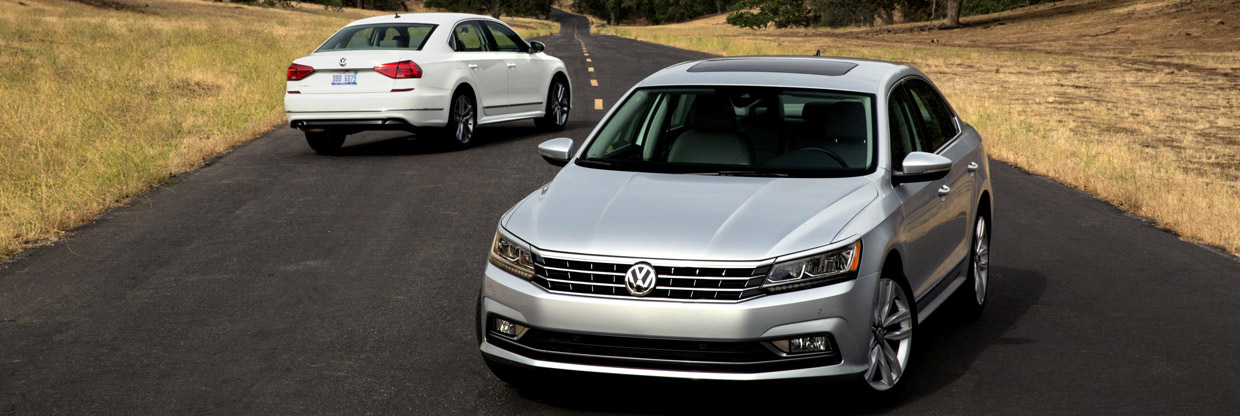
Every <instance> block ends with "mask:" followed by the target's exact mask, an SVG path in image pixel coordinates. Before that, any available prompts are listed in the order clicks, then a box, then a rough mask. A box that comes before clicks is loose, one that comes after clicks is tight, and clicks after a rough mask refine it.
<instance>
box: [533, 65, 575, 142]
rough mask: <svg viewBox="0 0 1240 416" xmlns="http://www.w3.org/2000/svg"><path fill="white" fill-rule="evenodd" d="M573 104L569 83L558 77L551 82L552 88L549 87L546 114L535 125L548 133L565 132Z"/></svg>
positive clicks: (535, 120)
mask: <svg viewBox="0 0 1240 416" xmlns="http://www.w3.org/2000/svg"><path fill="white" fill-rule="evenodd" d="M571 103H572V91H571V90H570V89H569V86H568V82H566V81H564V79H563V78H558V77H557V78H556V79H555V80H553V81H551V86H549V87H547V108H546V109H545V110H546V114H544V115H543V116H542V117H540V118H536V119H534V125H536V126H538V128H540V129H543V130H547V131H560V130H564V126H565V125H567V124H568V112H569V110H570V109H571V106H570V104H571Z"/></svg>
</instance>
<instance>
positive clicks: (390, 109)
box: [284, 13, 572, 153]
mask: <svg viewBox="0 0 1240 416" xmlns="http://www.w3.org/2000/svg"><path fill="white" fill-rule="evenodd" d="M544 47H545V46H544V45H543V44H542V42H537V41H534V42H526V41H525V40H524V39H521V36H519V35H517V33H516V32H515V31H513V30H512V28H511V27H509V26H508V25H507V24H505V23H504V22H502V21H499V20H496V19H492V18H490V17H486V16H479V15H472V14H455V13H417V14H396V15H385V16H378V17H371V18H366V19H361V20H358V21H355V22H353V23H350V24H349V25H347V26H345V27H344V28H343V29H340V31H338V32H336V34H335V35H332V37H331V38H330V39H328V40H327V42H324V43H323V44H322V45H321V46H319V48H318V49H317V50H315V51H314V53H312V54H310V56H306V57H302V58H298V59H297V60H294V61H293V63H292V64H291V65H289V67H288V88H287V91H286V94H285V95H284V111H285V113H286V114H287V116H288V120H289V124H290V125H291V126H292V127H293V128H297V129H300V130H302V131H304V132H305V134H306V142H307V143H309V144H310V147H311V148H313V149H314V150H315V151H316V152H319V153H330V152H333V151H336V150H337V149H339V148H340V146H341V144H343V143H344V139H345V136H346V135H348V134H352V133H356V132H360V131H365V130H405V131H410V132H414V133H416V134H418V135H419V136H426V135H428V134H430V135H434V136H438V137H439V138H442V139H444V140H445V141H446V142H447V143H449V144H450V145H452V146H455V147H459V148H465V147H468V146H469V145H470V144H471V143H472V142H473V140H472V139H473V134H474V128H475V127H476V126H477V125H479V124H490V123H499V122H504V121H513V120H523V119H533V120H534V122H535V123H537V124H538V126H540V127H543V128H546V129H549V130H558V129H561V128H563V127H564V124H565V123H566V122H567V121H568V111H569V109H570V108H571V106H572V101H571V95H570V90H571V86H570V85H571V84H570V82H569V78H568V71H567V70H565V68H564V62H562V61H560V60H559V59H558V58H556V57H553V56H550V55H547V54H546V53H544V52H543V48H544Z"/></svg>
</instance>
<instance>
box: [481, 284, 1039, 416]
mask: <svg viewBox="0 0 1240 416" xmlns="http://www.w3.org/2000/svg"><path fill="white" fill-rule="evenodd" d="M991 281H992V283H991V293H990V295H989V296H990V299H989V301H988V305H987V307H986V311H985V312H984V313H983V315H982V316H981V318H979V319H978V320H977V321H969V320H968V319H966V318H965V317H964V313H963V311H961V310H960V309H959V308H958V307H955V306H954V304H952V303H948V304H945V305H944V306H943V307H942V308H941V309H939V310H938V311H937V312H935V314H934V315H933V317H932V318H929V319H927V320H926V322H924V323H923V324H922V325H921V326H920V327H919V331H918V335H919V336H918V337H916V338H915V342H916V344H914V345H915V347H914V353H913V357H912V360H911V362H910V373H909V374H908V376H907V377H906V378H905V379H904V380H902V383H904V386H903V390H901V391H898V392H895V394H894V395H891V396H890V397H889V396H888V395H877V394H873V393H871V392H869V391H868V388H864V387H862V386H861V385H860V383H859V381H858V380H857V379H835V380H828V381H815V382H795V383H794V382H762V383H741V382H714V381H682V380H664V379H652V378H635V377H618V376H599V375H576V374H565V373H546V374H544V375H543V377H541V378H540V380H539V382H537V383H534V384H536V386H533V387H527V388H523V389H521V390H516V389H513V390H511V391H512V392H515V393H516V394H519V395H520V396H521V397H523V398H525V399H527V400H532V401H535V402H539V403H542V404H546V405H549V406H554V407H559V408H563V409H567V410H571V411H577V412H624V413H643V414H668V413H676V414H683V413H694V414H697V413H706V412H720V413H726V414H734V413H740V412H760V413H764V414H769V413H770V412H771V411H772V410H777V409H781V408H786V409H819V410H821V411H822V412H825V413H838V414H858V413H874V412H886V411H891V410H896V409H899V408H900V407H903V406H906V405H910V404H913V403H916V402H917V401H918V400H920V399H922V398H925V397H927V396H930V395H932V394H934V393H935V392H938V391H939V390H941V389H943V388H945V387H948V386H949V385H951V384H953V383H955V382H957V381H958V380H960V378H961V377H963V376H965V375H966V374H967V373H968V372H969V371H970V370H971V367H972V365H973V362H974V361H975V360H976V358H977V357H978V356H979V355H980V354H982V353H983V352H984V351H986V350H987V349H988V348H990V347H992V346H998V345H1006V344H1023V343H1029V342H1033V341H1031V340H1026V339H1017V338H1010V337H1006V336H1005V334H1006V333H1007V332H1008V331H1009V330H1011V329H1013V328H1015V327H1016V326H1017V324H1018V322H1019V321H1020V319H1021V317H1022V316H1024V314H1025V313H1026V312H1027V311H1028V310H1029V308H1030V307H1031V306H1033V305H1035V304H1037V302H1038V301H1039V299H1040V298H1041V297H1042V294H1043V293H1044V292H1045V289H1046V277H1045V276H1043V275H1042V274H1040V273H1037V272H1033V271H1028V270H1019V269H1011V268H1005V267H998V266H996V267H994V268H993V269H992V275H991ZM966 290H967V289H966ZM953 300H954V299H953ZM497 382H498V381H497Z"/></svg>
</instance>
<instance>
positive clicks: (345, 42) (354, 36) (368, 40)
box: [315, 23, 435, 52]
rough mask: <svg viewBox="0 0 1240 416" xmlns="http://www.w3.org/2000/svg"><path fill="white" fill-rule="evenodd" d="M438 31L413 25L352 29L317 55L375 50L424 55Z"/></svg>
mask: <svg viewBox="0 0 1240 416" xmlns="http://www.w3.org/2000/svg"><path fill="white" fill-rule="evenodd" d="M434 30H435V25H428V24H409V23H382V24H374V25H359V26H349V27H346V28H344V29H341V30H340V31H339V32H336V34H335V35H332V37H331V39H328V40H327V42H324V43H323V46H320V47H319V49H318V50H316V51H315V52H334V51H360V50H374V49H404V50H414V51H420V50H422V45H425V44H426V38H429V37H430V36H431V32H433V31H434Z"/></svg>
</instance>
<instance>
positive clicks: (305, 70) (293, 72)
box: [288, 64, 314, 81]
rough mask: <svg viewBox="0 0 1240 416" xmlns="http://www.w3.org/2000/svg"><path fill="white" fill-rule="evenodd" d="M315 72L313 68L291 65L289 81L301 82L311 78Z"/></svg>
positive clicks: (289, 67)
mask: <svg viewBox="0 0 1240 416" xmlns="http://www.w3.org/2000/svg"><path fill="white" fill-rule="evenodd" d="M313 72H314V68H311V67H308V66H305V65H302V64H289V66H288V80H289V81H300V80H302V79H304V78H306V77H308V76H310V74H311V73H313Z"/></svg>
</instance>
